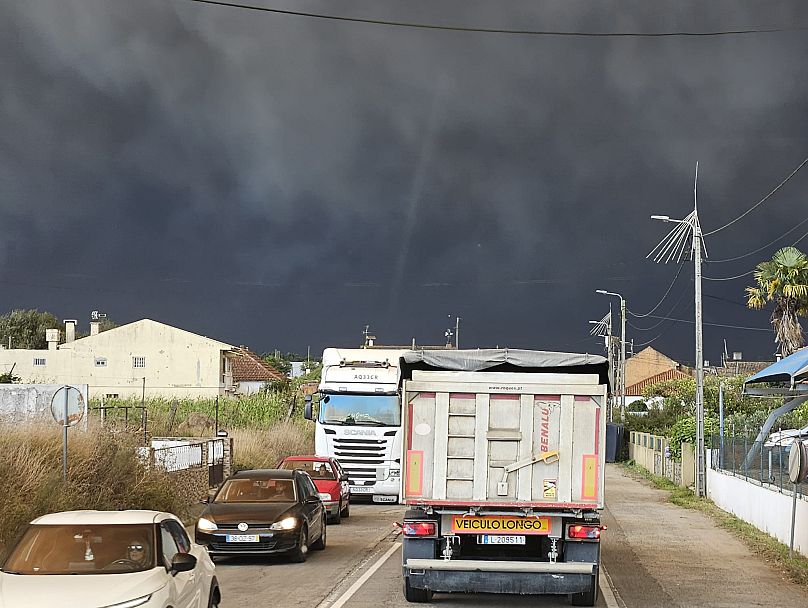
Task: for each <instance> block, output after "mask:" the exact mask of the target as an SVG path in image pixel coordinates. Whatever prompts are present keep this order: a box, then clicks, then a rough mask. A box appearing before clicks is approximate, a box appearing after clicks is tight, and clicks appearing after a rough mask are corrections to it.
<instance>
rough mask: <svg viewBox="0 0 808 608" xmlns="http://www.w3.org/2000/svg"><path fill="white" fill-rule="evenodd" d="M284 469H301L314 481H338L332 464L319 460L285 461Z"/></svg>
mask: <svg viewBox="0 0 808 608" xmlns="http://www.w3.org/2000/svg"><path fill="white" fill-rule="evenodd" d="M281 468H282V469H300V470H302V471H306V473H308V474H309V475H311V478H312V479H313V480H314V481H317V480H318V479H330V480H334V479H336V476H335V475H334V470H333V468H332V467H331V463H328V462H322V461H318V460H284V461H283V462H282V463H281Z"/></svg>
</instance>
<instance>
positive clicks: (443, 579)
mask: <svg viewBox="0 0 808 608" xmlns="http://www.w3.org/2000/svg"><path fill="white" fill-rule="evenodd" d="M597 571H598V565H597V564H595V563H587V562H567V563H560V562H557V563H554V564H553V563H550V562H508V561H484V560H462V559H458V560H449V561H446V560H442V559H408V560H407V562H406V563H405V564H404V576H407V577H409V584H410V586H411V587H414V588H416V589H429V590H431V591H439V592H445V593H448V592H452V591H465V592H469V591H470V592H472V593H517V594H566V593H581V592H585V591H587V590H589V589H590V588H591V585H592V577H593V576H595V575H596V574H597Z"/></svg>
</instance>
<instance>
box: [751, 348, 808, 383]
mask: <svg viewBox="0 0 808 608" xmlns="http://www.w3.org/2000/svg"><path fill="white" fill-rule="evenodd" d="M806 379H808V347H805V348H801V349H800V350H798V351H797V352H795V353H792V354H790V355H789V356H788V357H785V358H783V359H780V360H779V361H778V362H777V363H773V364H772V365H770V366H769V367H767V368H766V369H764V370H761V371H759V372H758V373H756V374H755V375H754V376H752V377H751V378H749V379H748V380H747V381H746V384H756V383H759V382H788V383H789V384H790V385H792V386H793V385H794V383H795V382H799V381H800V380H806Z"/></svg>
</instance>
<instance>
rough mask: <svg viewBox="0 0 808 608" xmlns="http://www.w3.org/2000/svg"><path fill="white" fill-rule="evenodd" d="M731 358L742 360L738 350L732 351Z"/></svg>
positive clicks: (741, 354)
mask: <svg viewBox="0 0 808 608" xmlns="http://www.w3.org/2000/svg"><path fill="white" fill-rule="evenodd" d="M732 360H733V361H742V360H743V353H742V352H741V351H739V350H736V351H733V352H732Z"/></svg>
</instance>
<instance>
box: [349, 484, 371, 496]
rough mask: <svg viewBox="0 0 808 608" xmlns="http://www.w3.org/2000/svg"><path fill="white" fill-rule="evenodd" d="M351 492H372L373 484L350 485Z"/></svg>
mask: <svg viewBox="0 0 808 608" xmlns="http://www.w3.org/2000/svg"><path fill="white" fill-rule="evenodd" d="M351 494H373V486H351Z"/></svg>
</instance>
